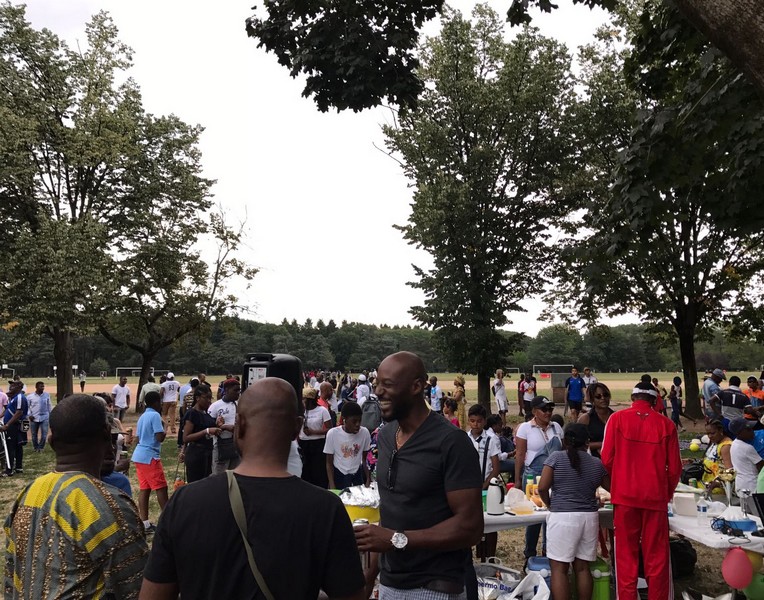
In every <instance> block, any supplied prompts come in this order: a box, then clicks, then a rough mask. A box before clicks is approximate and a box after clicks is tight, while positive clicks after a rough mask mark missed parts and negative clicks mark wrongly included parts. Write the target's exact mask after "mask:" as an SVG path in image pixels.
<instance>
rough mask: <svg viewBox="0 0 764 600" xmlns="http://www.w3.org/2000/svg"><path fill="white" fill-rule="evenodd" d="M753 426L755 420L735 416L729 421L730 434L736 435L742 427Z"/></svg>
mask: <svg viewBox="0 0 764 600" xmlns="http://www.w3.org/2000/svg"><path fill="white" fill-rule="evenodd" d="M754 427H756V421H749V420H748V419H744V418H743V417H737V418H735V419H732V420H731V421H730V425H729V430H730V433H731V434H732V435H738V434H740V432H741V431H743V429H753V428H754Z"/></svg>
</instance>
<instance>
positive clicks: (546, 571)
mask: <svg viewBox="0 0 764 600" xmlns="http://www.w3.org/2000/svg"><path fill="white" fill-rule="evenodd" d="M525 570H526V571H528V572H530V571H536V572H538V574H539V575H541V576H542V577H543V578H544V581H546V584H547V586H548V587H549V589H550V590H551V589H552V567H551V566H550V565H549V559H548V558H547V557H546V556H531V557H530V558H529V559H528V564H527V565H526V566H525Z"/></svg>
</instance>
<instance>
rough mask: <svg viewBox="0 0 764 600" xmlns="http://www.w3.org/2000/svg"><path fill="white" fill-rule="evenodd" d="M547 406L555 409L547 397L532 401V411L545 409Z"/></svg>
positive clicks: (537, 397) (538, 397)
mask: <svg viewBox="0 0 764 600" xmlns="http://www.w3.org/2000/svg"><path fill="white" fill-rule="evenodd" d="M546 406H551V407H552V408H554V402H552V401H551V400H550V399H549V398H547V397H546V396H536V397H535V398H534V399H533V400H531V409H535V408H544V407H546Z"/></svg>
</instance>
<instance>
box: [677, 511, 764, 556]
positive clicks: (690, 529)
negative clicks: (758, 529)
mask: <svg viewBox="0 0 764 600" xmlns="http://www.w3.org/2000/svg"><path fill="white" fill-rule="evenodd" d="M669 529H670V530H671V531H673V532H674V533H678V534H679V535H682V536H684V537H686V538H687V539H690V540H693V541H695V542H699V543H701V544H703V545H704V546H708V547H709V548H716V549H717V550H725V549H727V548H732V547H734V546H740V547H741V548H743V550H753V551H754V552H758V553H759V554H764V538H760V537H755V536H752V535H751V534H750V533H747V534H746V539H747V540H749V541H748V542H747V543H740V542H742V541H743V540H741V539H739V538H734V539H733V540H732V541H730V537H729V536H728V535H724V534H722V533H719V532H718V531H714V530H713V529H711V519H708V525H707V526H701V525H698V520H697V517H683V516H681V515H674V516H673V517H669Z"/></svg>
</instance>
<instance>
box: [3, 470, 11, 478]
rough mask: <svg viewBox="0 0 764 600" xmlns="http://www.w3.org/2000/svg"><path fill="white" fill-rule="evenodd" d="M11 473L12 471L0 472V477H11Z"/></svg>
mask: <svg viewBox="0 0 764 600" xmlns="http://www.w3.org/2000/svg"><path fill="white" fill-rule="evenodd" d="M12 475H13V473H6V472H5V471H3V472H2V473H0V477H11V476H12Z"/></svg>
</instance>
